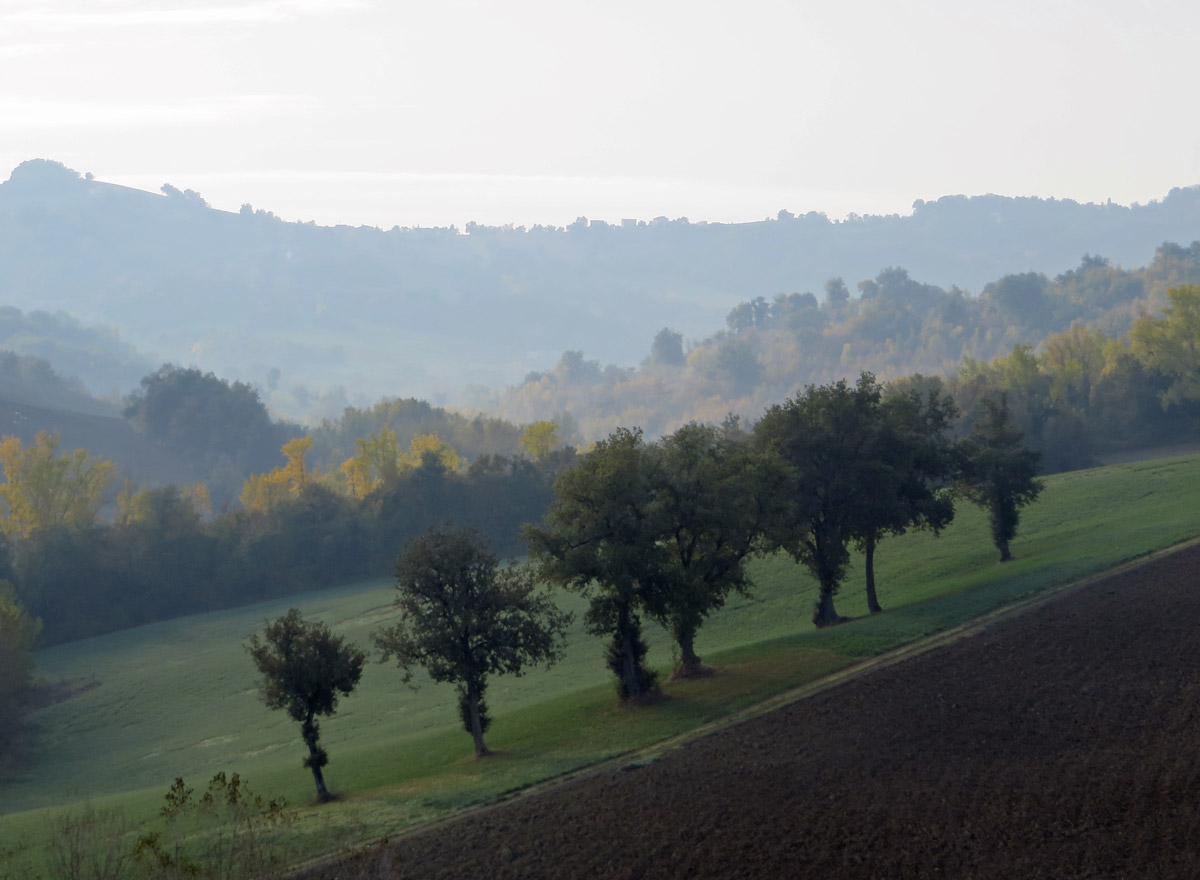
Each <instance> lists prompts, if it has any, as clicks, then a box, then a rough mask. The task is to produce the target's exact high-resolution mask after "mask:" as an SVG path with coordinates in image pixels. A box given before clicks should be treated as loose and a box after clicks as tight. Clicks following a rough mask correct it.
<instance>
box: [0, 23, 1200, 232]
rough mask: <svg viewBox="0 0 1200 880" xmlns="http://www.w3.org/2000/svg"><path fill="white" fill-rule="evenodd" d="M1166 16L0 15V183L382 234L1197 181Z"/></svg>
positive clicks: (1178, 57)
mask: <svg viewBox="0 0 1200 880" xmlns="http://www.w3.org/2000/svg"><path fill="white" fill-rule="evenodd" d="M1198 33H1200V4H1196V3H1194V2H1177V0H1095V2H1082V0H1062V2H1056V0H1015V2H1014V0H1005V2H1002V3H998V2H995V0H990V2H974V0H933V2H907V3H905V2H896V0H836V2H835V0H825V2H820V3H817V2H783V0H778V2H770V0H738V2H736V3H735V2H732V0H722V2H712V0H683V2H676V0H667V2H658V0H605V2H603V3H601V2H587V3H584V2H572V0H505V2H493V3H485V2H470V0H420V2H410V0H154V2H151V0H0V180H2V179H4V178H6V177H7V174H8V172H9V171H10V170H11V169H12V168H13V167H14V166H16V165H17V164H18V163H20V162H21V161H23V160H26V159H31V158H48V159H57V160H59V161H61V162H64V163H65V164H66V165H68V166H70V167H72V168H75V169H76V170H78V171H80V172H86V171H90V172H92V173H94V174H95V175H96V177H97V178H99V179H101V180H106V181H112V182H116V183H124V184H127V185H130V186H137V187H140V188H143V189H148V190H154V191H156V190H158V188H159V187H160V186H161V185H162V184H163V183H171V184H172V185H174V186H177V187H179V188H181V189H195V190H198V191H199V192H200V193H201V194H202V195H203V196H204V197H205V198H206V199H207V200H208V201H209V202H210V203H211V204H213V205H214V206H215V207H218V208H225V209H228V210H237V208H238V207H239V206H240V205H241V204H242V203H244V202H250V203H252V204H253V205H254V206H255V207H256V208H263V209H266V210H270V211H274V212H275V213H276V214H278V215H280V216H281V217H283V218H284V219H287V220H315V221H316V222H318V223H321V224H331V223H350V224H353V225H358V224H368V225H377V226H382V227H385V228H386V227H390V226H392V225H394V224H398V225H401V226H416V225H423V226H430V225H449V224H457V225H459V226H462V225H464V224H465V223H466V222H467V221H469V220H475V221H477V222H480V223H489V224H500V223H506V222H513V223H516V224H524V225H528V224H533V223H539V222H540V223H554V224H563V223H567V222H570V221H571V220H573V219H574V218H575V217H576V216H579V215H586V216H589V217H592V218H601V219H607V220H618V219H620V218H622V217H637V218H641V219H651V218H653V217H655V216H659V215H666V216H669V217H678V216H688V217H690V218H691V219H692V220H727V221H736V220H751V219H761V218H762V217H765V216H768V215H774V214H775V213H776V212H777V211H778V210H779V209H780V208H786V209H788V210H791V211H793V212H796V213H802V212H805V211H809V210H818V211H825V212H827V213H829V214H830V215H831V216H835V217H840V216H844V215H845V214H846V213H848V212H851V211H853V212H857V213H860V214H865V213H890V212H901V213H904V212H907V211H908V210H909V206H910V205H911V203H912V201H913V200H914V199H917V198H924V199H934V198H937V197H938V196H941V195H944V194H947V193H966V194H979V193H984V192H995V193H1000V194H1004V195H1041V196H1056V197H1060V198H1075V199H1079V200H1082V201H1103V200H1104V199H1108V198H1111V199H1113V200H1114V201H1118V202H1123V203H1129V202H1133V201H1142V202H1145V201H1148V200H1150V199H1153V198H1158V197H1161V196H1163V195H1165V194H1166V192H1167V190H1169V189H1170V188H1171V187H1173V186H1187V185H1191V184H1195V183H1200V114H1197V113H1196V112H1195V103H1196V99H1195V92H1196V83H1197V81H1198V80H1197V75H1196V72H1195V69H1194V47H1193V41H1194V38H1195V36H1196V34H1198Z"/></svg>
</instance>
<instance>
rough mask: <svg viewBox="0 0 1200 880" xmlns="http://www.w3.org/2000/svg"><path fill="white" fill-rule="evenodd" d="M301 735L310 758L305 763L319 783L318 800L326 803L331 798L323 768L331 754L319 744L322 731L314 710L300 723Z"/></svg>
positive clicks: (314, 779) (315, 780) (314, 780)
mask: <svg viewBox="0 0 1200 880" xmlns="http://www.w3.org/2000/svg"><path fill="white" fill-rule="evenodd" d="M300 735H301V736H302V737H304V744H305V745H306V746H308V760H307V761H305V762H304V763H305V764H307V765H308V768H309V769H310V770H312V775H313V782H315V783H316V784H317V800H318V801H320V802H321V803H325V802H326V801H328V800H329V799H330V798H329V789H328V788H326V787H325V774H324V773H322V772H321V768H322V767H324V766H325V763H326V762H327V761H328V760H329V756H328V755H326V754H325V750H324V749H322V748H321V747H320V746H318V745H317V740H318V738H319V737H320V736H321V731H320V728H319V727H318V725H317V722H316V719H315V718H314V715H313V713H312V712H309V713H308V718H306V719H305V721H304V723H303V724H302V725H300Z"/></svg>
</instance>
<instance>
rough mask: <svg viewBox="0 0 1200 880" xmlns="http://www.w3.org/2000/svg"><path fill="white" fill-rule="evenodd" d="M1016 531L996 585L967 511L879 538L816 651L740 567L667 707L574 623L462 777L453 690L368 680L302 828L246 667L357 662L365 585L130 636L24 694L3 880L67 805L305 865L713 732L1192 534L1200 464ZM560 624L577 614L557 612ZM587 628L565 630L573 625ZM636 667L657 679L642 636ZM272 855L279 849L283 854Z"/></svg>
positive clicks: (1091, 493) (516, 694)
mask: <svg viewBox="0 0 1200 880" xmlns="http://www.w3.org/2000/svg"><path fill="white" fill-rule="evenodd" d="M1046 483H1047V488H1046V491H1045V492H1044V493H1043V495H1042V497H1041V499H1040V500H1039V501H1038V502H1037V503H1036V504H1035V505H1033V506H1032V507H1031V508H1028V509H1027V510H1026V512H1025V514H1024V517H1023V521H1022V525H1021V530H1020V534H1019V536H1018V537H1017V539H1016V540H1015V541H1014V542H1013V552H1014V554H1015V555H1016V557H1017V558H1016V559H1015V560H1014V561H1013V562H1011V563H1007V564H1005V565H1000V564H999V563H998V562H997V561H996V560H997V554H996V552H995V550H994V549H993V548H992V546H991V543H990V541H989V539H988V537H987V532H986V524H985V520H984V517H983V515H982V514H981V513H980V512H979V511H977V510H976V509H974V508H973V507H971V506H969V505H966V504H963V505H961V506H960V508H959V514H958V519H957V520H956V522H955V523H954V525H953V526H952V527H951V528H950V529H948V530H946V531H945V532H944V533H943V534H942V536H941V537H938V538H935V537H933V536H931V535H927V534H912V535H908V536H904V537H902V538H892V539H888V540H887V541H885V542H884V543H883V544H881V545H880V548H879V550H878V552H877V568H878V572H877V579H878V583H879V591H880V600H881V602H882V603H883V605H884V607H885V609H887V610H886V612H885V613H884V614H882V615H878V616H876V617H873V618H872V617H868V616H867V615H866V603H865V597H864V596H863V595H862V585H861V576H860V573H859V572H856V571H852V572H851V574H850V577H849V578H848V580H847V583H846V584H845V586H844V587H843V590H842V593H841V595H840V597H839V601H838V608H839V610H840V611H841V612H842V613H843V614H848V615H851V616H853V617H855V618H857V619H855V620H854V621H852V622H850V623H848V624H845V625H843V626H839V627H835V628H833V629H830V630H826V631H822V632H817V631H815V630H814V629H813V627H812V626H811V624H810V623H809V616H810V614H811V607H812V602H813V600H814V598H815V594H816V589H815V584H814V583H813V582H812V581H811V579H810V578H808V577H807V575H805V574H804V573H803V572H802V571H801V570H800V569H798V568H797V567H796V566H795V565H794V564H792V563H791V561H790V560H788V559H787V558H785V557H773V558H769V559H765V560H761V561H759V562H758V563H757V564H756V565H755V567H754V580H755V584H756V587H755V590H754V594H753V596H752V597H751V598H742V597H734V598H733V599H732V600H731V601H730V603H729V606H728V607H727V608H725V609H724V610H722V611H719V612H717V613H716V614H715V615H714V617H713V618H712V620H711V621H710V623H709V625H708V626H707V627H706V628H705V629H704V630H702V631H701V633H700V636H699V639H698V640H697V649H698V651H699V652H700V654H701V655H702V656H703V657H704V660H705V662H707V663H710V664H714V665H716V666H718V667H720V670H721V671H720V674H718V675H717V676H714V677H712V678H709V679H704V680H699V681H692V682H678V683H669V684H667V685H666V686H665V688H664V690H665V692H666V694H667V699H664V700H662V701H660V702H658V703H655V704H653V705H650V706H643V707H633V708H621V707H618V706H617V705H616V704H615V700H614V695H613V690H612V685H611V683H610V682H609V680H608V678H607V673H606V670H605V668H604V666H603V663H602V660H601V641H600V640H599V639H596V638H593V637H590V636H587V635H586V634H584V633H583V632H582V629H581V627H579V625H578V623H577V624H576V630H575V632H573V634H572V638H571V645H570V648H569V649H568V652H567V656H566V658H565V659H564V660H563V661H562V662H561V663H560V664H559V665H558V666H556V667H554V668H553V669H550V670H540V669H539V670H535V671H533V672H531V673H529V674H528V675H526V676H524V677H522V678H498V679H495V680H494V682H493V683H492V685H491V688H490V690H489V694H488V702H489V705H490V707H491V710H492V714H493V716H494V722H493V726H492V729H491V731H490V732H489V734H488V743H489V746H491V747H492V748H493V749H496V750H497V752H498V754H497V755H495V756H494V757H490V758H488V759H485V760H476V759H474V758H473V757H472V748H471V741H470V737H469V736H468V735H467V734H466V733H464V732H463V731H462V730H461V728H460V727H459V726H458V724H457V712H456V706H455V698H454V693H453V689H452V688H451V687H450V686H435V685H432V684H429V683H428V682H422V683H421V684H420V687H419V689H418V690H416V691H414V690H410V689H408V688H406V687H405V686H404V685H402V684H401V682H400V677H399V674H398V673H397V671H396V670H395V669H393V668H391V667H389V666H383V665H380V664H369V665H368V667H367V670H366V672H365V673H364V676H363V681H362V684H361V686H360V688H359V690H358V691H357V692H355V693H354V694H353V695H352V696H351V697H350V698H348V699H346V700H344V701H343V702H342V704H341V706H340V708H339V711H338V713H337V715H335V716H334V717H332V718H329V719H327V720H325V721H323V722H322V739H323V742H324V744H325V745H326V747H327V748H328V750H329V753H330V756H331V762H330V764H329V766H328V767H327V768H326V778H327V780H328V782H329V784H330V787H331V789H333V790H334V791H335V792H338V793H339V794H340V795H341V800H339V801H338V802H336V803H334V804H332V805H328V806H325V807H320V808H317V807H313V806H310V802H311V799H312V795H313V790H312V780H311V777H310V776H309V774H308V772H307V771H306V770H304V769H303V768H302V767H301V759H302V757H303V754H304V747H303V745H302V743H301V742H300V737H299V731H298V729H297V726H296V725H295V724H293V723H292V722H291V721H289V720H288V719H287V718H286V716H285V715H284V714H283V713H281V712H269V711H267V710H266V709H265V708H264V707H263V706H262V704H261V702H260V701H259V699H258V695H257V691H256V682H255V671H254V669H253V665H252V663H251V661H250V658H249V656H248V655H247V654H246V652H245V650H244V649H243V645H244V643H245V642H246V640H247V639H248V638H249V636H250V634H251V633H253V632H254V631H255V630H256V629H258V628H260V627H261V625H262V623H263V621H264V619H266V618H273V617H276V616H278V615H279V614H281V613H283V612H284V611H285V610H286V609H287V608H288V607H289V606H291V605H295V606H297V607H299V608H301V609H302V610H303V611H304V613H305V615H306V616H308V617H310V618H316V619H320V620H323V621H325V622H326V623H329V624H330V625H331V626H332V627H333V628H334V630H335V631H336V632H338V633H340V634H342V635H345V636H346V637H347V638H348V639H350V640H352V641H354V642H357V643H359V644H360V645H363V646H366V645H367V644H368V635H369V633H370V632H372V631H373V630H375V629H377V628H379V627H380V626H381V625H383V624H384V623H386V622H387V621H388V620H389V619H390V617H391V615H392V609H391V598H392V587H391V584H390V583H389V582H375V583H367V584H357V585H353V586H345V587H339V588H336V589H330V590H325V591H321V592H315V593H307V594H303V595H299V596H294V597H291V598H290V599H286V600H281V601H277V602H269V603H261V604H257V605H253V606H248V607H245V608H239V609H236V610H232V611H225V612H216V613H210V614H204V615H198V616H194V617H188V618H183V619H179V620H173V621H168V622H164V623H159V624H154V625H151V626H146V627H141V628H138V629H135V630H130V631H126V632H122V633H115V634H112V635H108V636H103V637H100V638H95V639H89V640H87V641H84V642H78V643H75V644H70V645H63V646H60V647H56V648H52V649H48V650H45V651H42V652H40V653H39V655H38V658H37V659H38V665H39V674H40V676H41V677H42V678H44V679H45V680H47V681H48V682H50V683H52V684H56V685H59V686H61V688H62V689H63V690H64V692H67V691H71V692H72V693H73V695H72V696H70V697H69V699H65V700H63V701H61V702H58V703H57V704H54V705H50V706H47V707H45V708H42V709H39V710H38V711H36V712H35V713H33V716H32V719H31V720H32V723H33V724H34V726H35V728H36V730H37V733H38V735H37V739H36V747H35V749H34V751H32V752H31V753H30V754H29V755H28V757H27V760H25V761H24V762H23V763H21V764H20V766H18V767H16V768H10V769H9V770H7V771H6V775H5V776H4V778H3V779H2V780H0V877H4V876H5V870H6V869H5V858H6V855H5V854H6V853H7V854H8V855H7V858H8V860H9V862H10V864H11V867H8V868H7V870H8V871H9V873H10V874H12V875H13V876H20V877H36V876H37V872H38V870H39V868H38V867H37V866H38V864H39V859H40V857H39V856H38V852H39V851H40V849H41V848H42V847H43V846H44V843H45V840H46V838H47V835H48V834H49V833H50V830H51V829H52V827H53V824H54V821H55V817H56V816H58V815H60V814H61V813H62V812H63V811H64V810H70V809H77V808H78V806H79V805H80V804H82V803H84V802H90V803H92V804H95V805H97V806H99V807H103V808H119V809H120V810H121V811H122V812H123V814H124V815H125V816H126V817H128V818H130V819H131V820H140V819H141V818H143V817H147V818H148V817H151V816H153V815H154V813H155V812H156V810H157V808H158V806H159V805H161V803H162V796H163V795H164V794H165V792H166V790H167V788H168V787H169V786H170V785H171V783H172V781H173V780H174V779H175V778H176V777H177V776H182V777H183V778H185V779H186V780H187V781H188V783H190V784H192V785H195V786H196V787H197V788H201V787H203V785H204V784H205V783H206V782H207V780H208V779H209V778H210V777H211V776H212V775H213V774H214V773H216V772H217V771H221V770H223V771H226V772H235V771H236V772H238V773H240V774H242V776H243V777H244V778H245V779H246V780H247V781H248V783H249V784H250V785H251V786H252V788H253V789H254V790H255V791H257V792H260V793H262V794H265V795H268V796H270V797H276V796H283V797H285V798H286V799H287V800H288V802H289V803H291V804H293V805H297V806H298V807H299V810H298V815H297V821H296V823H295V824H294V825H293V826H291V827H290V829H289V830H288V832H287V841H286V845H287V848H288V850H289V852H290V853H292V854H293V855H294V856H296V857H306V856H312V855H316V854H320V853H323V852H327V851H329V850H332V849H336V848H338V847H340V846H345V845H347V844H348V843H350V842H353V841H356V840H362V839H368V838H371V837H373V836H378V835H381V834H384V833H387V832H390V831H392V830H395V829H398V828H402V827H404V826H407V825H411V824H412V823H414V822H419V821H422V820H425V819H430V818H435V817H438V816H441V815H445V814H446V813H448V812H451V811H454V810H456V809H460V808H462V807H464V806H467V805H470V804H473V803H478V802H481V801H485V800H488V799H491V798H495V797H497V796H499V795H501V794H503V793H505V792H508V791H512V790H516V789H520V788H523V787H526V786H528V785H530V784H533V783H535V782H537V781H539V780H543V779H547V778H551V777H554V776H557V775H560V774H563V773H566V772H569V771H571V770H574V769H577V768H579V767H582V766H585V765H588V764H591V763H595V762H597V761H600V760H603V759H605V758H609V757H612V756H615V755H620V754H622V753H624V752H628V751H630V750H632V749H635V748H639V747H642V746H646V745H648V744H652V743H654V742H657V741H659V740H662V739H663V738H665V737H669V736H672V735H675V734H678V733H681V732H684V731H687V730H689V729H692V728H694V727H695V726H697V725H699V724H702V723H704V722H708V721H712V720H714V719H719V718H720V717H722V716H724V715H728V714H729V713H731V712H734V711H736V710H738V709H740V708H743V707H746V706H748V705H751V704H753V703H755V702H757V701H760V700H762V699H764V698H766V697H769V696H771V695H774V694H777V693H780V692H781V691H784V690H786V689H788V688H791V687H795V686H797V685H800V684H804V683H806V682H810V681H813V680H815V679H818V678H820V677H822V676H825V675H827V674H829V673H831V672H833V671H836V670H838V669H842V668H845V667H846V666H848V665H850V664H852V663H854V662H856V661H857V660H859V659H861V658H863V657H867V656H871V655H873V654H878V653H880V652H882V651H886V650H889V649H891V648H894V647H897V646H899V645H902V644H905V643H908V642H911V641H913V640H915V639H919V638H921V637H922V636H925V635H928V634H931V633H935V632H938V631H941V630H944V629H946V628H948V627H951V626H954V625H956V624H959V623H962V622H964V621H967V620H970V619H972V618H975V617H978V616H979V615H981V614H984V613H986V612H988V611H990V610H993V609H995V608H997V607H999V606H1002V605H1004V604H1008V603H1011V602H1013V601H1016V600H1018V599H1020V598H1022V597H1025V596H1028V595H1030V594H1033V593H1036V592H1038V591H1042V590H1046V589H1050V588H1054V587H1056V586H1061V585H1065V584H1067V583H1070V582H1073V581H1075V580H1078V579H1080V578H1083V577H1085V576H1087V575H1089V574H1092V573H1095V572H1098V571H1102V570H1105V569H1109V568H1112V567H1114V566H1116V565H1119V564H1121V563H1123V562H1126V561H1128V560H1131V559H1135V558H1137V557H1140V556H1144V555H1146V554H1148V553H1150V552H1153V551H1155V550H1158V549H1161V548H1163V547H1167V546H1170V545H1172V544H1176V543H1179V542H1182V541H1185V540H1188V539H1190V538H1193V537H1195V536H1196V535H1198V534H1200V457H1189V458H1176V459H1166V460H1160V461H1151V462H1141V463H1136V464H1125V465H1118V466H1114V467H1110V468H1103V469H1095V470H1087V471H1077V472H1074V473H1069V474H1061V475H1057V476H1054V477H1050V478H1048V479H1047V481H1046ZM562 603H563V605H564V606H566V607H571V608H574V609H575V610H577V611H580V612H581V611H582V607H583V603H582V601H581V600H580V599H579V598H578V597H575V596H571V595H567V594H563V596H562ZM577 617H582V614H579V615H577ZM649 630H650V632H649V635H650V637H651V645H652V647H651V655H650V657H651V660H652V662H653V663H654V664H655V665H656V666H657V667H658V668H659V669H660V670H663V671H666V670H667V669H669V667H670V665H671V649H670V644H669V641H668V640H667V639H666V637H665V635H664V634H663V633H662V632H661V631H658V630H657V628H655V627H653V626H651V627H649ZM281 845H283V844H282V842H281Z"/></svg>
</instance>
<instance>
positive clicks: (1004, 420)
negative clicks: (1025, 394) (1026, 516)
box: [958, 395, 1043, 562]
mask: <svg viewBox="0 0 1200 880" xmlns="http://www.w3.org/2000/svg"><path fill="white" fill-rule="evenodd" d="M982 408H983V415H982V417H981V418H980V419H979V420H978V421H977V422H976V423H975V427H974V428H973V429H972V430H971V433H970V434H969V435H968V436H967V437H966V438H965V439H964V440H963V441H962V443H961V444H960V447H959V448H960V456H961V461H960V465H959V467H960V475H959V480H958V488H959V491H960V492H962V493H963V495H965V496H966V497H967V498H968V499H969V500H970V501H972V502H973V503H975V504H977V505H979V506H980V507H982V508H983V509H984V510H986V511H987V514H988V523H989V525H990V527H991V532H992V542H993V543H994V544H995V545H996V549H997V550H999V551H1000V561H1001V562H1007V561H1008V560H1010V559H1012V553H1011V551H1010V550H1009V541H1011V540H1012V539H1013V538H1015V537H1016V535H1017V525H1018V523H1020V519H1021V514H1020V509H1021V508H1022V507H1024V506H1025V505H1026V504H1029V503H1030V502H1032V501H1033V500H1034V499H1036V498H1037V497H1038V494H1039V493H1041V491H1042V486H1043V484H1042V481H1041V480H1038V479H1036V476H1035V475H1036V474H1037V467H1038V461H1039V459H1040V456H1039V455H1038V454H1037V453H1036V452H1033V451H1032V450H1029V449H1026V448H1025V447H1024V446H1023V445H1022V443H1021V438H1022V432H1021V429H1020V428H1017V427H1016V426H1015V425H1013V423H1012V419H1011V418H1009V413H1008V398H1007V396H1005V395H1001V396H1000V399H999V400H994V399H992V398H990V397H989V398H985V399H984V400H983V402H982Z"/></svg>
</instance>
